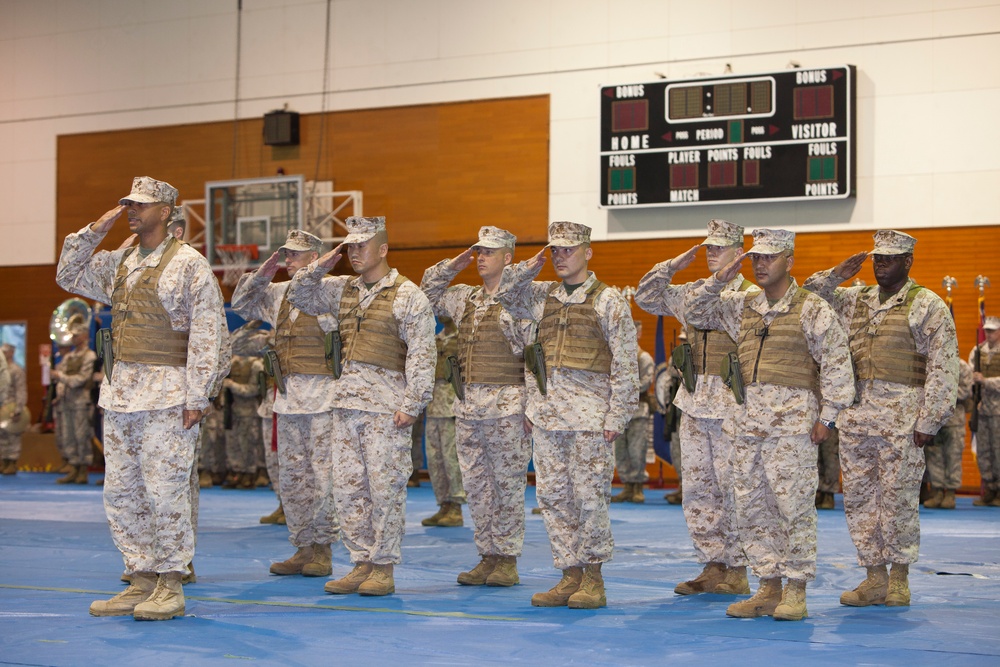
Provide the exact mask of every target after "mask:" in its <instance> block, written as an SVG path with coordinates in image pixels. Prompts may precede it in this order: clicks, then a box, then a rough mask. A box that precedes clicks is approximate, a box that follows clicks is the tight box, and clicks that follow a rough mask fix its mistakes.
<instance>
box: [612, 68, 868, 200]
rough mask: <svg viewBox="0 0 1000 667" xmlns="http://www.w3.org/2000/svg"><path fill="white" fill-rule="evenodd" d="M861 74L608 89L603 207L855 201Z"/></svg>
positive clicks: (813, 72)
mask: <svg viewBox="0 0 1000 667" xmlns="http://www.w3.org/2000/svg"><path fill="white" fill-rule="evenodd" d="M855 90H856V71H855V67H854V66H853V65H844V66H839V67H827V68H813V69H787V70H782V71H780V72H772V73H765V74H757V75H750V76H746V75H726V76H721V77H712V78H700V79H688V80H683V81H681V80H678V81H669V80H663V81H657V82H654V83H639V84H627V85H619V86H603V87H602V88H601V191H600V192H601V207H602V208H638V207H644V206H690V205H696V204H726V203H749V202H756V201H796V200H808V199H845V198H847V197H853V196H855V187H856V173H855V172H856V169H855V167H856V165H855V162H856V160H855V154H854V146H855V96H856V92H855Z"/></svg>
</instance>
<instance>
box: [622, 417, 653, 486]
mask: <svg viewBox="0 0 1000 667" xmlns="http://www.w3.org/2000/svg"><path fill="white" fill-rule="evenodd" d="M652 421H653V420H652V419H650V418H649V417H635V418H633V419H630V420H629V422H628V426H626V427H625V432H624V433H622V434H621V435H619V436H618V437H617V438H615V466H616V467H617V468H618V479H620V480H621V481H622V482H627V483H629V484H643V483H645V482H646V481H648V480H649V475H648V474H647V473H646V451H647V450H648V449H649V445H650V443H651V440H650V434H651V433H652V431H651V428H652Z"/></svg>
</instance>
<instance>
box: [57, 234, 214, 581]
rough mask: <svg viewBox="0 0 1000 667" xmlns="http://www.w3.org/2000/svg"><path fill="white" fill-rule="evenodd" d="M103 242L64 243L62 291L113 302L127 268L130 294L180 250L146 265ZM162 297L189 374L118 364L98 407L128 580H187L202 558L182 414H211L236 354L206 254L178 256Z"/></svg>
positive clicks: (114, 523) (189, 436) (79, 237)
mask: <svg viewBox="0 0 1000 667" xmlns="http://www.w3.org/2000/svg"><path fill="white" fill-rule="evenodd" d="M104 236H105V234H103V233H100V232H95V231H93V230H91V229H90V226H89V225H88V226H87V227H84V228H83V229H82V230H80V231H79V232H77V233H75V234H70V235H69V236H68V237H66V242H65V244H64V245H63V250H62V255H61V256H60V258H59V266H58V269H57V272H56V282H57V283H59V286H60V287H62V288H63V289H65V290H67V291H69V292H73V293H76V294H79V295H81V296H83V297H86V298H89V299H96V300H98V301H100V302H102V303H111V301H112V293H113V291H114V288H115V277H116V275H117V273H118V269H119V265H123V266H124V268H125V270H126V271H127V277H126V279H125V289H128V290H132V289H133V288H134V287H135V286H136V284H137V283H138V282H139V278H140V277H141V276H143V275H144V273H145V272H144V270H143V269H145V268H146V267H155V266H157V264H158V263H159V261H160V258H161V257H162V255H163V254H164V252H165V251H166V250H167V248H168V246H169V245H170V244H172V243H177V241H176V240H175V239H173V238H172V237H168V238H167V239H166V240H165V241H164V242H163V243H161V244H160V245H159V246H157V247H156V248H155V249H154V250H153V252H152V253H151V254H150V255H148V256H147V257H145V258H143V257H142V256H141V255H140V253H139V252H138V251H136V250H135V249H134V248H133V249H129V250H115V251H113V252H108V251H98V252H96V253H95V252H94V251H95V250H96V248H97V246H98V244H99V243H100V242H101V241H102V240H103V239H104ZM157 295H158V296H159V298H160V301H161V303H162V306H163V309H164V310H165V311H166V313H167V314H168V316H169V318H170V325H171V327H172V328H173V330H174V331H186V332H187V334H188V344H187V362H186V366H170V365H156V364H148V363H142V362H130V361H124V360H121V359H119V360H116V361H115V363H114V368H113V371H112V376H111V378H110V379H107V380H105V382H104V383H103V384H102V386H101V397H100V402H99V405H100V406H101V407H102V408H104V424H105V427H104V458H105V464H106V472H105V476H104V507H105V510H106V512H107V515H108V523H109V524H110V527H111V535H112V538H113V539H114V542H115V545H116V546H117V547H118V549H119V550H120V551H121V552H122V555H123V557H124V561H125V569H126V570H127V571H129V572H156V573H165V572H184V571H185V570H186V566H187V564H188V563H190V562H191V560H192V558H193V556H194V528H193V525H192V500H193V499H192V495H191V489H190V486H191V477H192V469H193V467H194V462H195V461H194V457H195V451H196V445H197V441H198V437H199V427H198V426H197V425H195V426H193V427H191V428H190V429H185V428H184V427H183V412H184V410H204V409H205V408H207V407H208V404H209V397H210V396H213V395H214V394H215V393H216V392H217V391H218V390H219V389H220V388H221V385H222V379H223V378H224V377H225V375H226V373H227V372H228V369H229V359H230V354H231V352H230V345H229V331H228V328H227V326H226V316H225V312H224V310H223V303H222V292H221V291H220V289H219V283H218V281H217V280H216V279H215V276H214V275H213V274H212V271H211V269H210V268H209V266H208V262H207V261H206V260H205V258H204V257H203V256H202V255H200V254H199V253H198V252H196V251H195V250H193V249H191V248H189V247H188V246H186V245H183V244H181V245H180V246H179V247H177V253H176V255H174V257H173V259H172V260H171V261H170V262H169V263H168V264H167V265H166V267H165V268H164V269H163V273H162V275H161V276H160V278H159V282H158V285H157ZM114 305H115V304H112V306H114ZM149 344H150V346H151V347H153V346H155V345H156V344H157V341H155V340H151V341H149Z"/></svg>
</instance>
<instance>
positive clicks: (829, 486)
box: [816, 428, 840, 510]
mask: <svg viewBox="0 0 1000 667" xmlns="http://www.w3.org/2000/svg"><path fill="white" fill-rule="evenodd" d="M816 468H817V471H818V472H819V485H818V486H817V488H816V509H820V510H832V509H833V507H834V499H833V496H834V494H836V493H838V492H839V491H840V433H839V432H838V431H837V429H836V428H832V429H830V435H828V436H827V438H826V440H824V441H823V442H821V443H820V444H819V448H818V451H817V457H816Z"/></svg>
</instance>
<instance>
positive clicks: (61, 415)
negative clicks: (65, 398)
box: [56, 405, 94, 466]
mask: <svg viewBox="0 0 1000 667" xmlns="http://www.w3.org/2000/svg"><path fill="white" fill-rule="evenodd" d="M91 419H92V415H91V408H90V406H89V405H88V406H84V407H80V408H76V409H72V410H71V409H69V408H61V409H60V410H59V411H58V412H57V413H56V444H57V445H58V447H59V453H60V454H62V456H63V457H64V458H65V459H66V461H67V463H69V464H70V465H74V466H80V465H88V466H89V465H90V464H91V463H93V462H94V424H93V421H91Z"/></svg>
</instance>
